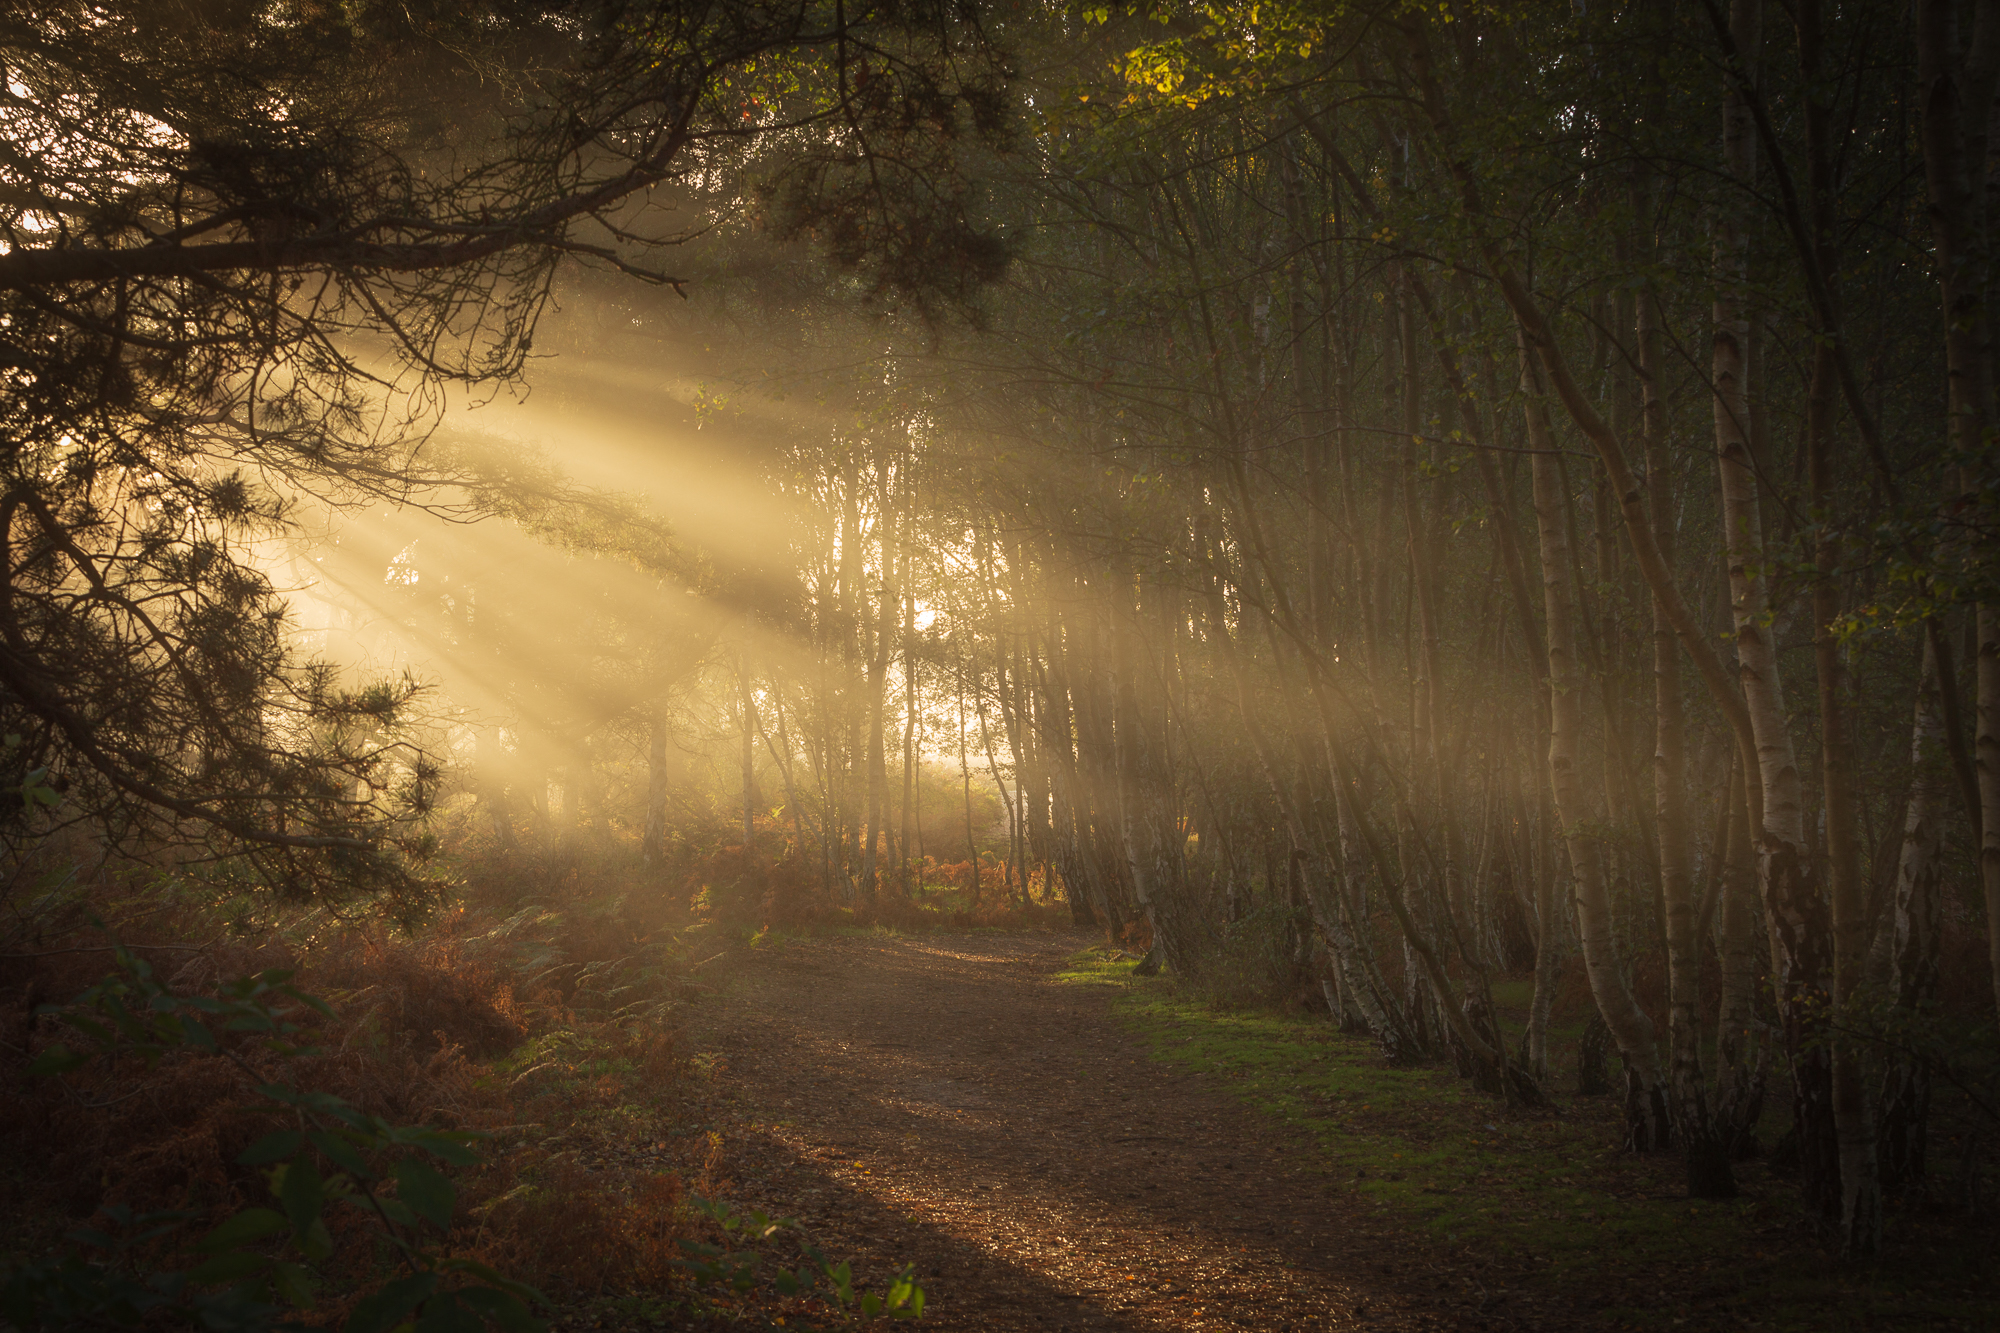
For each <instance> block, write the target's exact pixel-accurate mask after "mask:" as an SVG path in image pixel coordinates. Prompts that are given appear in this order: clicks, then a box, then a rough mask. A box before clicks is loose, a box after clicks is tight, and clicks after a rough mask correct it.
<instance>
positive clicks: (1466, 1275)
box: [691, 932, 2000, 1333]
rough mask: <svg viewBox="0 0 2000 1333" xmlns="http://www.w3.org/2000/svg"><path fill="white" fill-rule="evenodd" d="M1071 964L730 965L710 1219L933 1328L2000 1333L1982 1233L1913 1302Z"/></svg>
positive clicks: (777, 943)
mask: <svg viewBox="0 0 2000 1333" xmlns="http://www.w3.org/2000/svg"><path fill="white" fill-rule="evenodd" d="M1094 943H1096V941H1095V939H1094V938H1093V937H1091V936H1088V935H1083V934H1065V933H1026V932H1022V933H1000V932H976V933H972V934H959V935H918V936H896V935H886V934H880V935H859V936H856V935H849V936H834V937H820V938H811V939H793V940H775V939H774V940H770V941H767V942H766V943H764V944H763V945H762V946H760V947H756V948H749V949H743V950H740V951H735V952H734V953H733V954H732V956H731V957H729V958H726V959H719V960H718V962H720V963H722V964H724V967H723V968H718V969H717V971H719V972H720V973H721V974H720V975H719V976H716V977H714V978H713V980H712V982H711V983H710V984H713V985H714V986H715V987H716V993H715V995H714V996H713V997H711V998H710V999H709V1000H707V1001H706V1002H704V1003H702V1004H701V1005H699V1006H697V1011H696V1015H695V1017H694V1024H693V1030H692V1033H691V1036H692V1038H693V1040H694V1041H695V1044H696V1046H697V1047H698V1048H699V1049H702V1050H703V1051H705V1052H712V1053H713V1057H714V1068H715V1071H716V1079H717V1086H716V1088H715V1091H716V1092H718V1093H720V1094H721V1095H722V1097H723V1099H724V1100H725V1102H726V1103H727V1104H728V1105H729V1107H730V1110H729V1111H728V1116H729V1118H730V1120H731V1122H732V1123H730V1125H729V1126H728V1128H727V1129H726V1131H725V1133H726V1135H727V1137H728V1138H729V1140H730V1142H729V1151H728V1160H729V1172H730V1175H731V1176H732V1177H733V1183H732V1184H731V1185H730V1186H729V1188H728V1190H727V1193H728V1195H729V1196H730V1197H731V1199H732V1201H734V1202H735V1203H736V1204H738V1205H739V1206H741V1207H745V1208H750V1207H756V1208H763V1209H766V1210H768V1211H769V1212H771V1213H772V1214H774V1215H788V1216H790V1217H793V1218H796V1219H797V1221H798V1222H799V1224H800V1228H801V1230H802V1232H803V1233H804V1235H805V1236H806V1237H809V1238H810V1239H811V1240H812V1241H813V1242H814V1243H816V1244H818V1245H820V1246H821V1247H822V1248H824V1249H825V1250H826V1251H827V1252H828V1253H829V1254H830V1255H833V1256H835V1257H842V1256H845V1257H850V1258H852V1259H853V1261H854V1267H855V1274H856V1278H857V1285H861V1284H862V1282H864V1281H865V1282H866V1283H867V1285H869V1286H871V1287H874V1288H876V1289H880V1287H881V1285H882V1283H883V1282H884V1281H885V1280H886V1279H887V1278H888V1276H889V1275H890V1274H892V1273H893V1272H894V1271H895V1270H896V1269H897V1268H898V1267H900V1266H901V1265H903V1264H912V1265H914V1266H915V1268H916V1270H917V1276H918V1280H919V1281H920V1282H921V1283H922V1285H923V1286H924V1287H925V1288H926V1291H927V1294H928V1298H929V1304H928V1308H927V1309H926V1311H925V1314H924V1324H925V1325H927V1326H929V1327H933V1328H936V1329H940V1330H975V1329H976V1330H988V1329H991V1330H1035V1331H1036V1333H1083V1331H1084V1330H1093V1331H1095V1330H1107V1331H1108V1330H1132V1331H1133V1333H1138V1331H1139V1330H1194V1329H1201V1330H1230V1329H1244V1330H1265V1331H1271V1333H1280V1331H1291V1330H1296V1331H1298V1333H1304V1331H1305V1330H1320V1329H1336V1328H1337V1329H1350V1328H1367V1329H1380V1330H1468V1331H1470V1330H1496V1331H1497V1330H1572V1329H1576V1330H1581V1329H1619V1328H1659V1329H1669V1328H1673V1329H1705V1328H1718V1329H1719V1328H1746V1327H1750V1328H1758V1327H1761V1328H1765V1329H1770V1328H1779V1329H1789V1328H1797V1329H1820V1328H1824V1329H1836V1328H1838V1329H1863V1328H1868V1329H1873V1328H1885V1329H1886V1328H1905V1327H1912V1328H1914V1327H1924V1328H1965V1329H1976V1328H1995V1327H2000V1301H1996V1300H1995V1290H1994V1288H1993V1285H1992V1279H1991V1276H1990V1275H1988V1274H1985V1273H1984V1271H1983V1270H1985V1269H1986V1267H1987V1264H1986V1263H1985V1261H1984V1260H1981V1259H1979V1258H1978V1257H1977V1254H1978V1251H1979V1250H1980V1249H1981V1248H1983V1247H1984V1246H1985V1245H1987V1244H1989V1243H1990V1240H1991V1237H1990V1235H1974V1236H1965V1235H1959V1236H1958V1237H1957V1239H1956V1240H1955V1241H1950V1242H1948V1243H1947V1244H1946V1245H1945V1248H1946V1249H1950V1250H1956V1251H1959V1252H1960V1253H1959V1254H1958V1256H1957V1258H1956V1259H1954V1260H1952V1261H1951V1262H1949V1263H1946V1264H1945V1266H1944V1267H1943V1268H1942V1269H1941V1270H1939V1271H1938V1272H1937V1273H1936V1274H1935V1275H1934V1276H1933V1275H1919V1274H1913V1273H1911V1272H1909V1271H1907V1270H1906V1271H1904V1272H1902V1274H1901V1276H1900V1277H1899V1278H1892V1279H1891V1280H1889V1281H1888V1283H1887V1285H1886V1286H1885V1285H1884V1283H1883V1281H1881V1280H1879V1277H1878V1276H1877V1275H1870V1274H1849V1273H1845V1272H1844V1271H1843V1270H1842V1269H1841V1268H1840V1266H1839V1265H1838V1264H1837V1263H1834V1262H1833V1261H1831V1260H1830V1259H1828V1258H1827V1257H1825V1255H1824V1254H1823V1252H1822V1251H1820V1249H1819V1248H1818V1245H1817V1242H1816V1241H1815V1240H1814V1239H1813V1238H1812V1237H1811V1236H1810V1235H1808V1234H1806V1233H1805V1232H1804V1231H1803V1230H1802V1228H1801V1227H1800V1226H1799V1225H1798V1223H1797V1221H1796V1218H1797V1208H1796V1204H1795V1202H1794V1201H1793V1200H1790V1199H1787V1198H1786V1197H1785V1188H1784V1186H1783V1184H1782V1182H1780V1181H1777V1180H1776V1179H1775V1178H1772V1177H1770V1176H1769V1175H1768V1173H1764V1172H1763V1171H1762V1168H1761V1167H1756V1166H1753V1167H1751V1168H1749V1169H1748V1170H1747V1171H1746V1179H1745V1199H1744V1200H1743V1201H1741V1202H1739V1203H1737V1204H1730V1205H1703V1206H1702V1208H1703V1209H1706V1210H1707V1211H1706V1212H1704V1211H1702V1210H1701V1209H1698V1208H1696V1207H1695V1206H1693V1205H1690V1204H1689V1202H1688V1201H1687V1200H1686V1198H1685V1196H1684V1194H1681V1193H1679V1192H1677V1189H1676V1182H1675V1181H1674V1180H1673V1179H1672V1177H1673V1175H1674V1171H1675V1168H1674V1165H1673V1163H1672V1162H1670V1161H1667V1160H1664V1159H1662V1158H1652V1159H1634V1158H1632V1157H1630V1156H1628V1155H1624V1154H1619V1153H1617V1152H1616V1151H1615V1150H1614V1149H1613V1148H1612V1147H1611V1146H1610V1145H1611V1143H1612V1142H1613V1140H1615V1126H1614V1125H1612V1124H1611V1117H1612V1116H1615V1109H1614V1108H1612V1107H1611V1106H1610V1105H1609V1099H1606V1098H1596V1099H1589V1100H1588V1103H1587V1104H1586V1102H1585V1099H1576V1100H1575V1101H1574V1102H1572V1103H1571V1104H1570V1105H1569V1106H1568V1107H1567V1108H1566V1109H1560V1110H1555V1111H1547V1112H1539V1113H1529V1112H1517V1113H1512V1114H1504V1113H1502V1112H1501V1109H1500V1108H1499V1107H1498V1106H1497V1104H1492V1103H1488V1102H1486V1101H1484V1099H1480V1098H1478V1097H1477V1095H1476V1094H1472V1093H1470V1092H1469V1091H1467V1090H1465V1089H1464V1087H1463V1085H1462V1084H1460V1083H1458V1081H1457V1080H1455V1079H1453V1078H1452V1076H1451V1074H1450V1071H1449V1070H1417V1071H1410V1070H1390V1069H1388V1068H1387V1067H1386V1066H1383V1065H1382V1064H1381V1062H1380V1060H1379V1059H1375V1058H1374V1057H1372V1055H1371V1054H1370V1053H1369V1052H1368V1050H1367V1048H1366V1046H1365V1045H1364V1044H1363V1043H1360V1042H1357V1041H1354V1040H1352V1039H1348V1038H1342V1037H1340V1036H1339V1035H1338V1034H1336V1033H1333V1032H1331V1031H1330V1030H1329V1029H1328V1028H1327V1026H1326V1025H1325V1024H1324V1023H1317V1024H1307V1023H1303V1022H1298V1021H1296V1020H1287V1019H1284V1018H1282V1017H1271V1016H1261V1017H1260V1016H1257V1015H1235V1016H1232V1015H1228V1014H1217V1013H1213V1012H1208V1011H1204V1010H1202V1009H1201V1008H1200V1006H1190V1005H1187V1004H1184V1003H1180V1002H1178V1001H1175V1000H1173V999H1172V998H1171V988H1170V987H1169V986H1168V985H1167V983H1165V982H1164V981H1155V982H1150V983H1147V982H1138V981H1136V980H1135V979H1133V978H1132V977H1131V976H1130V975H1129V968H1130V964H1129V962H1127V963H1123V964H1119V963H1115V962H1111V961H1108V960H1106V959H1105V958H1104V957H1103V955H1102V951H1099V952H1098V953H1097V954H1095V955H1092V954H1087V953H1085V952H1084V951H1085V950H1087V949H1089V948H1090V946H1092V945H1093V944H1094ZM1495 1121H1498V1122H1499V1123H1493V1122H1495ZM1599 1121H1602V1122H1603V1123H1601V1124H1600V1123H1598V1122H1599ZM1919 1230H1920V1231H1926V1232H1930V1233H1932V1234H1933V1235H1945V1234H1947V1232H1946V1231H1939V1230H1936V1229H1935V1228H1919ZM774 1243H775V1242H774ZM1922 1243H1923V1244H1924V1245H1925V1246H1927V1247H1930V1246H1931V1240H1930V1239H1929V1238H1922ZM1968 1243H1969V1244H1970V1245H1971V1246H1972V1247H1973V1249H1972V1250H1971V1251H1969V1252H1968V1251H1966V1245H1967V1244H1968ZM1925 1253H1926V1254H1927V1255H1930V1256H1933V1257H1938V1258H1943V1257H1946V1256H1943V1255H1941V1254H1940V1252H1939V1251H1938V1250H1936V1249H1935V1248H1927V1249H1926V1250H1925ZM1912 1286H1920V1287H1922V1289H1923V1291H1924V1294H1923V1295H1922V1296H1921V1297H1918V1298H1912V1297H1911V1295H1910V1290H1911V1287H1912Z"/></svg>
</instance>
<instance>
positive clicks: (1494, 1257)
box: [1064, 950, 2000, 1331]
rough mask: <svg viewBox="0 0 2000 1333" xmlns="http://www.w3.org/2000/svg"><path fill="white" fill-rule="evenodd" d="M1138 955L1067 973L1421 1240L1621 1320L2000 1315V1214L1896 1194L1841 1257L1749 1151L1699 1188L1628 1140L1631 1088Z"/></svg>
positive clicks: (1808, 1324)
mask: <svg viewBox="0 0 2000 1333" xmlns="http://www.w3.org/2000/svg"><path fill="white" fill-rule="evenodd" d="M1133 967H1134V962H1133V960H1131V959H1130V958H1126V957H1121V956H1117V955H1115V954H1108V953H1106V952H1105V951H1102V950H1092V951H1088V952H1086V953H1083V954H1079V955H1077V956H1076V957H1075V958H1074V959H1073V960H1072V962H1071V964H1070V967H1069V969H1068V970H1067V971H1066V973H1065V974H1064V979H1065V980H1066V981H1067V982H1069V983H1071V984H1075V985H1080V986H1091V987H1102V988H1105V989H1107V990H1108V991H1110V992H1111V995H1110V1000H1111V1005H1112V1008H1113V1011H1114V1013H1115V1014H1116V1015H1117V1016H1118V1018H1119V1019H1120V1021H1122V1022H1123V1023H1124V1024H1125V1025H1126V1026H1127V1027H1128V1028H1129V1029H1130V1030H1131V1031H1132V1032H1134V1033H1135V1034H1136V1035H1138V1036H1139V1037H1140V1038H1141V1039H1142V1040H1143V1041H1144V1042H1145V1044H1146V1045H1147V1047H1148V1048H1149V1049H1150V1051H1151V1053H1152V1057H1153V1058H1154V1059H1156V1060H1160V1061H1164V1062H1167V1063H1169V1064H1173V1065H1176V1066H1179V1067H1182V1068H1185V1069H1188V1070H1199V1071H1202V1072H1203V1073H1204V1074H1205V1075H1207V1076H1208V1077H1209V1078H1211V1079H1217V1080H1220V1081H1221V1082H1222V1084H1223V1085H1224V1086H1226V1087H1227V1088H1228V1089H1229V1090H1230V1091H1231V1092H1233V1094H1234V1095H1235V1096H1236V1097H1238V1098H1240V1099H1241V1100H1242V1101H1243V1102H1245V1103H1247V1104H1248V1105H1249V1106H1250V1107H1251V1108H1253V1109H1254V1111H1255V1113H1256V1114H1257V1115H1258V1116H1259V1117H1261V1118H1263V1119H1264V1120H1266V1121H1267V1122H1268V1123H1269V1124H1270V1125H1271V1126H1272V1127H1274V1128H1276V1129H1279V1130H1282V1131H1283V1132H1285V1133H1288V1134H1289V1135H1291V1136H1294V1137H1295V1138H1296V1139H1298V1140H1300V1141H1302V1142H1303V1143H1304V1144H1306V1145H1309V1146H1310V1148H1311V1149H1312V1150H1313V1151H1312V1158H1313V1163H1314V1169H1317V1170H1319V1171H1322V1172H1324V1173H1325V1174H1326V1175H1327V1176H1328V1177H1329V1178H1330V1183H1332V1184H1335V1185H1338V1186H1340V1187H1342V1188H1345V1189H1349V1190H1352V1191H1353V1192H1354V1193H1355V1195H1356V1196H1358V1199H1357V1201H1358V1202H1360V1203H1362V1204H1363V1205H1364V1206H1370V1207H1373V1208H1376V1209H1380V1210H1384V1211H1385V1212H1387V1213H1389V1214H1391V1215H1393V1216H1394V1217H1396V1218H1398V1219H1400V1220H1402V1221H1403V1222H1405V1223H1406V1224H1407V1226H1408V1228H1409V1231H1410V1233H1411V1235H1412V1238H1413V1240H1414V1241H1416V1242H1418V1243H1420V1244H1423V1245H1426V1246H1431V1247H1444V1248H1447V1249H1450V1250H1453V1251H1464V1252H1469V1253H1472V1254H1474V1255H1477V1256H1480V1257H1482V1258H1485V1259H1488V1260H1490V1261H1492V1262H1493V1263H1494V1264H1495V1265H1496V1266H1497V1267H1498V1268H1500V1269H1501V1270H1503V1271H1507V1272H1511V1273H1514V1274H1517V1275H1518V1280H1519V1281H1522V1282H1524V1283H1527V1284H1531V1285H1533V1286H1535V1287H1538V1288H1541V1289H1543V1290H1548V1291H1554V1292H1559V1293H1561V1294H1562V1295H1563V1296H1565V1297H1567V1298H1568V1299H1569V1300H1570V1301H1571V1302H1572V1303H1574V1304H1575V1305H1576V1306H1577V1307H1579V1308H1580V1309H1582V1310H1585V1311H1593V1312H1595V1314H1596V1315H1597V1317H1598V1318H1600V1319H1602V1321H1603V1325H1604V1326H1605V1327H1610V1328H1618V1327H1627V1328H1637V1329H1655V1328H1657V1329H1670V1328H1679V1329H1687V1328H1744V1327H1758V1328H1767V1329H1783V1330H1801V1331H1804V1330H1815V1331H1817V1330H1840V1331H1845V1330H1863V1329H1868V1330H1875V1329H1916V1328H1925V1329H1933V1328H1960V1329H1981V1330H1986V1329H2000V1284H1996V1281H1995V1271H1994V1270H1995V1263H1994V1261H1995V1259H1996V1258H2000V1253H1996V1247H1995V1242H1996V1233H1995V1231H1994V1229H1993V1228H1992V1227H1991V1226H1990V1225H1977V1224H1969V1223H1968V1222H1967V1221H1966V1220H1965V1218H1964V1215H1963V1214H1962V1213H1959V1212H1955V1211H1945V1210H1943V1209H1941V1208H1933V1207H1931V1206H1929V1205H1927V1204H1926V1203H1925V1202H1923V1201H1922V1200H1904V1201H1899V1202H1898V1203H1897V1204H1896V1205H1895V1206H1894V1208H1893V1209H1892V1212H1891V1215H1890V1217H1889V1219H1888V1225H1887V1246H1886V1250H1885V1254H1884V1256H1883V1258H1882V1259H1881V1260H1880V1261H1878V1262H1875V1263H1872V1264H1868V1265H1853V1264H1846V1263H1842V1262H1841V1261H1839V1259H1838V1258H1837V1257H1836V1256H1834V1255H1832V1254H1831V1253H1830V1252H1829V1250H1828V1247H1827V1243H1826V1238H1825V1237H1824V1236H1822V1235H1821V1234H1819V1233H1818V1232H1817V1231H1816V1230H1815V1229H1814V1228H1813V1227H1812V1226H1811V1225H1810V1224H1809V1223H1808V1222H1807V1221H1806V1220H1805V1218H1804V1214H1803V1211H1802V1209H1801V1207H1800V1205H1799V1202H1798V1197H1797V1191H1796V1189H1795V1188H1794V1187H1793V1185H1792V1184H1791V1182H1790V1181H1788V1180H1787V1179H1786V1178H1784V1177H1783V1176H1781V1175H1779V1174H1777V1173H1775V1172H1773V1171H1772V1170H1770V1169H1769V1168H1768V1167H1767V1166H1766V1165H1764V1164H1763V1163H1761V1162H1755V1161H1753V1162H1748V1163H1744V1164H1742V1166H1741V1167H1740V1168H1739V1172H1738V1177H1739V1184H1740V1185H1741V1187H1742V1194H1741V1197H1739V1198H1737V1199H1734V1200H1731V1201H1728V1202H1697V1201H1694V1200H1690V1199H1689V1198H1688V1197H1687V1194H1686V1190H1685V1187H1684V1181H1683V1177H1682V1169H1681V1164H1680V1161H1679V1159H1678V1158H1677V1157H1676V1156H1675V1155H1673V1154H1655V1155H1634V1154H1630V1153H1626V1152H1623V1151H1621V1150H1620V1148H1619V1146H1618V1139H1619V1135H1618V1120H1619V1111H1618V1106H1617V1105H1616V1103H1615V1099H1613V1098H1610V1097H1587V1098H1586V1097H1575V1096H1570V1095H1567V1094H1566V1093H1565V1092H1564V1091H1562V1089H1561V1087H1560V1084H1561V1083H1562V1081H1563V1080H1562V1077H1561V1075H1560V1073H1559V1074H1558V1076H1557V1078H1556V1079H1555V1080H1554V1082H1555V1083H1556V1084H1557V1085H1558V1087H1557V1088H1555V1089H1552V1091H1553V1092H1554V1097H1553V1101H1554V1105H1553V1106H1551V1107H1550V1108H1548V1109H1543V1110H1525V1109H1512V1108H1509V1107H1506V1106H1504V1105H1503V1104H1501V1103H1500V1102H1499V1101H1497V1100H1494V1099H1491V1098H1488V1097H1485V1096H1482V1095H1481V1094H1480V1093H1478V1092H1476V1091H1475V1090H1473V1089H1472V1088H1471V1086H1470V1085H1469V1084H1467V1083H1466V1082H1464V1081H1462V1080H1460V1079H1459V1078H1457V1077H1456V1076H1455V1075H1454V1073H1453V1072H1452V1070H1451V1069H1450V1068H1449V1067H1433V1068H1397V1067H1392V1066H1390V1065H1389V1064H1388V1063H1387V1062H1385V1061H1384V1060H1383V1059H1382V1058H1381V1056H1380V1055H1379V1053H1377V1052H1376V1051H1375V1050H1374V1049H1373V1047H1372V1046H1371V1045H1370V1044H1369V1043H1368V1042H1366V1041H1365V1040H1363V1039H1360V1038H1356V1037H1351V1036H1346V1035H1343V1034H1341V1033H1339V1032H1337V1031H1335V1030H1334V1029H1333V1028H1332V1027H1331V1025H1330V1024H1328V1023H1327V1022H1326V1021H1325V1019H1324V1017H1323V1016H1322V1017H1319V1018H1317V1019H1315V1018H1312V1017H1309V1016H1305V1015H1300V1014H1286V1013H1276V1012H1269V1011H1264V1010H1257V1009H1232V1008H1224V1007H1218V1006H1216V1005H1213V1004H1211V1003H1208V1002H1206V1001H1204V1000H1203V999H1202V998H1201V997H1199V996H1194V995H1190V994H1188V993H1187V992H1186V991H1184V990H1183V989H1182V988H1179V987H1177V986H1176V984H1175V983H1174V982H1173V981H1172V980H1171V979H1170V978H1166V977H1154V978H1140V977H1137V976H1134V975H1133ZM1503 1004H1504V1000H1503ZM1772 1100H1773V1101H1774V1102H1779V1103H1781V1102H1782V1089H1777V1090H1774V1095H1773V1099H1772ZM1783 1118H1784V1116H1783V1110H1782V1105H1780V1106H1779V1107H1778V1111H1777V1114H1776V1116H1775V1117H1774V1118H1773V1120H1772V1121H1771V1122H1770V1123H1772V1124H1780V1123H1782V1120H1783Z"/></svg>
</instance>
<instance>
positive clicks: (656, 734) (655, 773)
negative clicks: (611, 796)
mask: <svg viewBox="0 0 2000 1333" xmlns="http://www.w3.org/2000/svg"><path fill="white" fill-rule="evenodd" d="M666 860H667V720H666V719H665V718H664V717H662V716H661V715H660V714H659V712H658V711H657V710H655V711H654V712H652V713H651V714H649V715H648V716H647V718H646V820H645V831H644V832H643V834H642V835H641V836H640V840H639V864H641V865H642V866H644V867H645V868H646V869H648V870H651V871H658V870H659V869H660V868H661V867H663V866H664V865H665V864H666Z"/></svg>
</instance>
